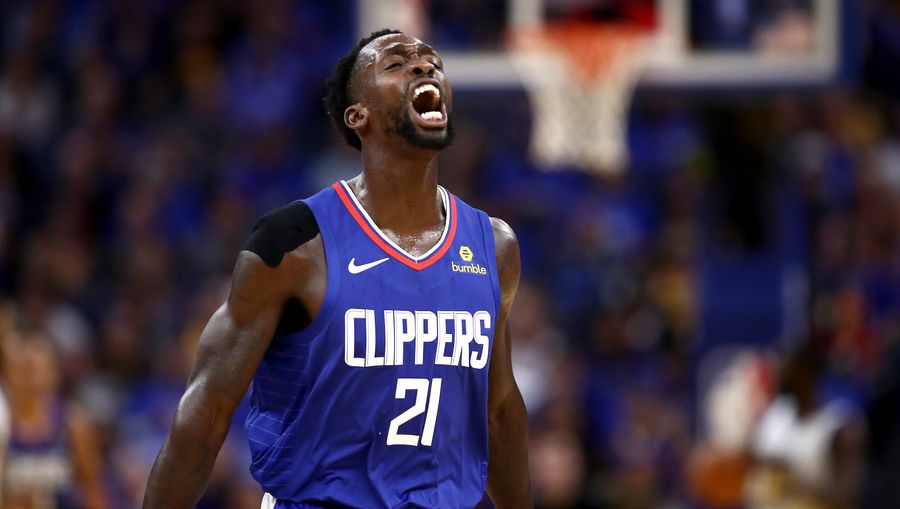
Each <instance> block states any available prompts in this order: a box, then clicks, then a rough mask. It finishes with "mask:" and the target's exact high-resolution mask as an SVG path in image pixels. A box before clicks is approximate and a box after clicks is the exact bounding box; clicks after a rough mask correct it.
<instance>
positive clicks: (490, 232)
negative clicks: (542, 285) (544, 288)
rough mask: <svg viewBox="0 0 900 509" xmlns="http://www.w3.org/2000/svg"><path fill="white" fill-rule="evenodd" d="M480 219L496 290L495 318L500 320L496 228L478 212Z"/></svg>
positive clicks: (487, 218)
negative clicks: (495, 241)
mask: <svg viewBox="0 0 900 509" xmlns="http://www.w3.org/2000/svg"><path fill="white" fill-rule="evenodd" d="M478 219H479V220H480V223H481V233H482V235H484V248H485V250H486V251H487V253H485V258H486V259H487V264H488V273H489V274H490V277H491V286H492V287H493V290H494V316H496V317H497V319H498V320H499V319H500V274H499V273H498V272H497V246H496V244H495V243H494V227H493V226H492V225H491V218H490V217H488V215H487V214H486V213H484V212H482V211H480V210H479V211H478Z"/></svg>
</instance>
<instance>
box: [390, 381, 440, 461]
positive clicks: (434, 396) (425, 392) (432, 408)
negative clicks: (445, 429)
mask: <svg viewBox="0 0 900 509" xmlns="http://www.w3.org/2000/svg"><path fill="white" fill-rule="evenodd" d="M429 386H430V388H431V390H429ZM409 391H415V393H416V401H415V403H413V406H412V407H410V408H408V409H407V410H405V411H404V412H403V413H401V414H400V415H398V416H397V417H394V418H393V419H391V425H390V427H389V428H388V435H387V445H411V446H413V447H415V446H417V445H419V435H410V434H407V433H399V432H398V430H399V429H400V426H402V425H403V424H404V423H406V422H407V421H409V420H410V419H412V418H414V417H416V416H418V415H421V414H422V413H423V412H426V413H425V427H424V428H423V429H422V435H421V443H422V445H427V446H430V445H431V441H432V439H434V424H435V421H437V413H438V406H440V404H441V379H440V378H434V379H431V380H429V379H427V378H398V379H397V391H396V392H395V393H394V397H395V398H396V399H405V398H406V393H407V392H409ZM426 399H427V401H426Z"/></svg>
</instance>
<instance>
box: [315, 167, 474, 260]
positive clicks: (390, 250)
mask: <svg viewBox="0 0 900 509" xmlns="http://www.w3.org/2000/svg"><path fill="white" fill-rule="evenodd" d="M331 187H332V188H333V189H334V190H335V192H337V195H338V198H340V199H341V202H342V203H343V204H344V207H346V209H347V211H348V212H350V216H351V217H353V219H354V220H355V221H356V224H358V225H359V227H360V228H361V229H362V231H363V232H365V234H366V235H367V236H368V237H369V238H370V239H371V240H372V242H374V243H375V245H377V246H378V247H379V248H381V250H382V251H384V252H385V253H387V254H388V255H389V256H390V257H391V258H394V259H395V260H397V261H398V262H400V263H402V264H404V265H406V266H407V267H409V268H411V269H415V270H424V269H427V268H428V267H431V266H432V265H434V264H435V263H437V261H438V260H440V259H441V257H443V256H444V253H446V252H447V250H448V249H450V246H451V245H453V238H454V237H455V236H456V196H454V195H453V194H452V193H450V192H449V191H447V197H448V198H449V199H448V200H447V203H448V206H449V208H450V211H449V214H450V222H449V224H448V228H449V229H450V231H449V232H448V233H447V235H446V236H444V242H443V244H442V245H441V246H440V247H439V248H438V249H437V250H436V251H434V252H433V253H431V255H429V256H428V257H427V258H425V259H422V260H419V261H416V260H414V259H412V258H410V257H409V255H407V254H406V253H404V252H402V251H398V250H397V249H395V248H394V247H393V246H391V245H390V244H388V243H387V242H385V241H384V239H382V238H381V235H379V233H378V232H376V231H375V230H374V229H372V226H371V225H370V224H369V223H368V221H366V220H365V218H363V216H362V214H361V213H360V211H359V210H358V209H357V207H356V205H355V204H354V203H353V200H351V199H350V197H349V196H347V191H346V190H345V189H344V186H342V185H341V183H340V182H335V183H334V184H333V185H332V186H331Z"/></svg>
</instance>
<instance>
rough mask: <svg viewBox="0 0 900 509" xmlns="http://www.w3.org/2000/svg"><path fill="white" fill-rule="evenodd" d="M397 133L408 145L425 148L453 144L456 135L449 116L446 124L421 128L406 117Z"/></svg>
mask: <svg viewBox="0 0 900 509" xmlns="http://www.w3.org/2000/svg"><path fill="white" fill-rule="evenodd" d="M397 133H398V134H399V135H400V137H401V138H403V139H404V140H406V141H407V142H408V143H409V144H410V145H413V146H415V147H418V148H424V149H427V150H443V149H445V148H447V147H449V146H450V145H452V144H453V139H454V138H455V136H456V132H455V131H454V129H453V120H452V117H450V116H448V117H447V122H446V124H445V125H444V126H443V127H441V128H439V129H426V128H423V127H421V126H419V125H416V122H414V121H413V120H412V119H410V118H409V117H407V118H406V119H405V120H404V122H402V125H401V126H400V129H398V130H397Z"/></svg>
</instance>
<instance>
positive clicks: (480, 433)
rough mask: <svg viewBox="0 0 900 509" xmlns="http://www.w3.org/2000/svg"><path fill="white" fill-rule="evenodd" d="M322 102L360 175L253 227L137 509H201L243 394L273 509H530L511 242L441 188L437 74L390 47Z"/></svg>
mask: <svg viewBox="0 0 900 509" xmlns="http://www.w3.org/2000/svg"><path fill="white" fill-rule="evenodd" d="M329 86H330V91H329V94H328V97H326V107H327V109H328V110H329V114H330V115H331V116H332V120H333V121H334V123H335V126H336V127H337V129H338V130H339V131H340V132H341V134H342V135H343V136H344V138H345V139H346V141H347V142H348V143H349V144H350V145H352V146H354V147H355V148H357V149H359V150H360V151H361V155H362V162H363V165H362V167H363V171H362V173H361V174H360V175H358V176H357V177H355V178H354V179H352V180H350V181H347V182H343V181H342V182H338V183H335V184H334V185H333V186H332V187H330V188H327V189H325V190H323V191H321V192H320V193H318V194H316V195H315V196H313V197H311V198H309V199H307V200H303V201H298V202H295V203H293V204H291V205H288V206H287V207H284V208H282V209H278V210H275V211H274V212H271V213H269V214H268V215H266V216H264V217H263V218H262V219H261V220H260V221H259V223H258V224H257V225H256V227H255V228H254V231H253V234H252V235H251V237H250V239H249V240H248V242H247V243H246V245H245V247H244V250H243V251H242V252H241V253H240V255H239V257H238V261H237V264H236V268H235V271H234V277H233V283H232V288H231V293H230V295H229V297H228V299H227V301H226V302H225V304H224V305H223V306H222V307H221V308H219V310H218V311H216V313H215V314H214V315H213V317H212V319H211V320H210V322H209V324H208V325H207V327H206V329H205V330H204V332H203V334H202V336H201V339H200V346H199V348H198V352H197V357H196V360H195V365H194V368H193V370H192V373H191V375H190V380H189V382H188V387H187V390H186V392H185V395H184V397H183V398H182V400H181V403H180V405H179V408H178V412H177V414H176V416H175V422H174V424H173V427H172V431H171V433H170V434H169V436H168V438H167V439H166V442H165V444H164V445H163V447H162V450H161V451H160V454H159V457H158V458H157V460H156V463H155V465H154V467H153V470H152V472H151V474H150V480H149V483H148V487H147V493H146V496H145V498H144V508H145V509H162V508H165V509H178V508H188V507H193V505H194V504H195V503H196V501H197V499H198V498H199V497H200V495H201V493H202V491H203V489H204V485H205V484H206V482H207V479H208V478H209V475H210V470H211V469H212V467H213V463H214V461H215V457H216V454H217V452H218V450H219V448H220V447H221V445H222V441H223V440H224V439H225V435H226V433H227V430H228V425H229V421H230V420H231V416H232V412H233V411H234V409H235V407H236V405H237V404H238V403H239V402H240V400H241V398H242V397H243V395H244V392H245V391H246V390H247V387H248V386H250V397H251V405H252V408H251V412H250V415H249V417H248V418H247V422H246V429H247V434H248V436H249V440H250V445H251V452H252V459H251V466H250V469H251V472H252V474H253V476H254V477H255V478H256V480H257V481H258V482H259V483H260V485H261V486H262V487H263V489H264V490H265V491H266V492H267V493H266V496H265V499H264V501H263V507H264V508H265V507H268V508H278V509H289V508H290V509H298V508H316V507H353V508H367V509H368V508H434V509H437V508H440V509H448V508H471V507H474V506H476V505H477V504H479V502H480V501H481V500H482V498H483V497H484V494H485V491H487V493H488V494H489V496H490V498H491V500H492V501H493V503H494V505H495V506H496V507H498V508H501V509H503V508H513V509H522V508H528V507H531V506H532V502H531V500H530V485H529V479H528V470H527V465H528V458H527V451H526V435H527V421H526V415H525V408H524V405H523V403H522V397H521V396H520V394H519V390H518V388H517V387H516V384H515V381H514V379H513V376H512V370H511V364H510V337H509V331H508V329H507V325H506V319H507V314H508V312H509V309H510V306H511V305H512V301H513V297H514V295H515V292H516V287H517V285H518V279H519V252H518V244H517V241H516V239H515V236H514V234H513V232H512V231H511V230H510V228H509V227H508V226H507V225H506V224H505V223H503V222H502V221H500V220H497V219H490V218H488V217H487V215H486V214H484V213H483V212H480V211H478V210H475V209H473V208H471V207H469V206H468V205H466V204H465V203H463V202H462V201H461V200H459V199H458V198H456V197H455V196H453V195H452V194H451V193H450V192H448V191H447V190H445V189H443V188H442V187H440V186H438V185H437V155H438V153H439V152H440V150H441V149H443V148H444V147H446V146H448V145H449V144H450V143H451V141H452V137H453V130H452V123H451V118H452V117H451V114H452V96H451V91H450V84H449V82H448V81H447V79H446V77H445V75H444V72H443V68H442V62H441V59H440V57H439V56H438V54H437V53H436V52H435V51H434V49H432V48H431V47H430V46H428V45H426V44H424V43H422V42H421V41H420V40H418V39H416V38H414V37H410V36H408V35H405V34H402V33H400V32H396V31H390V30H383V31H380V32H376V33H373V34H372V35H370V36H369V37H366V38H364V39H362V40H361V41H360V42H359V44H358V45H357V46H356V47H355V48H354V49H353V50H351V51H350V53H349V54H348V55H346V56H345V57H344V58H343V59H341V60H340V62H339V63H338V65H337V67H336V68H335V71H334V74H333V75H332V77H331V79H330V80H329ZM251 381H252V386H251V385H250V384H251Z"/></svg>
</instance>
